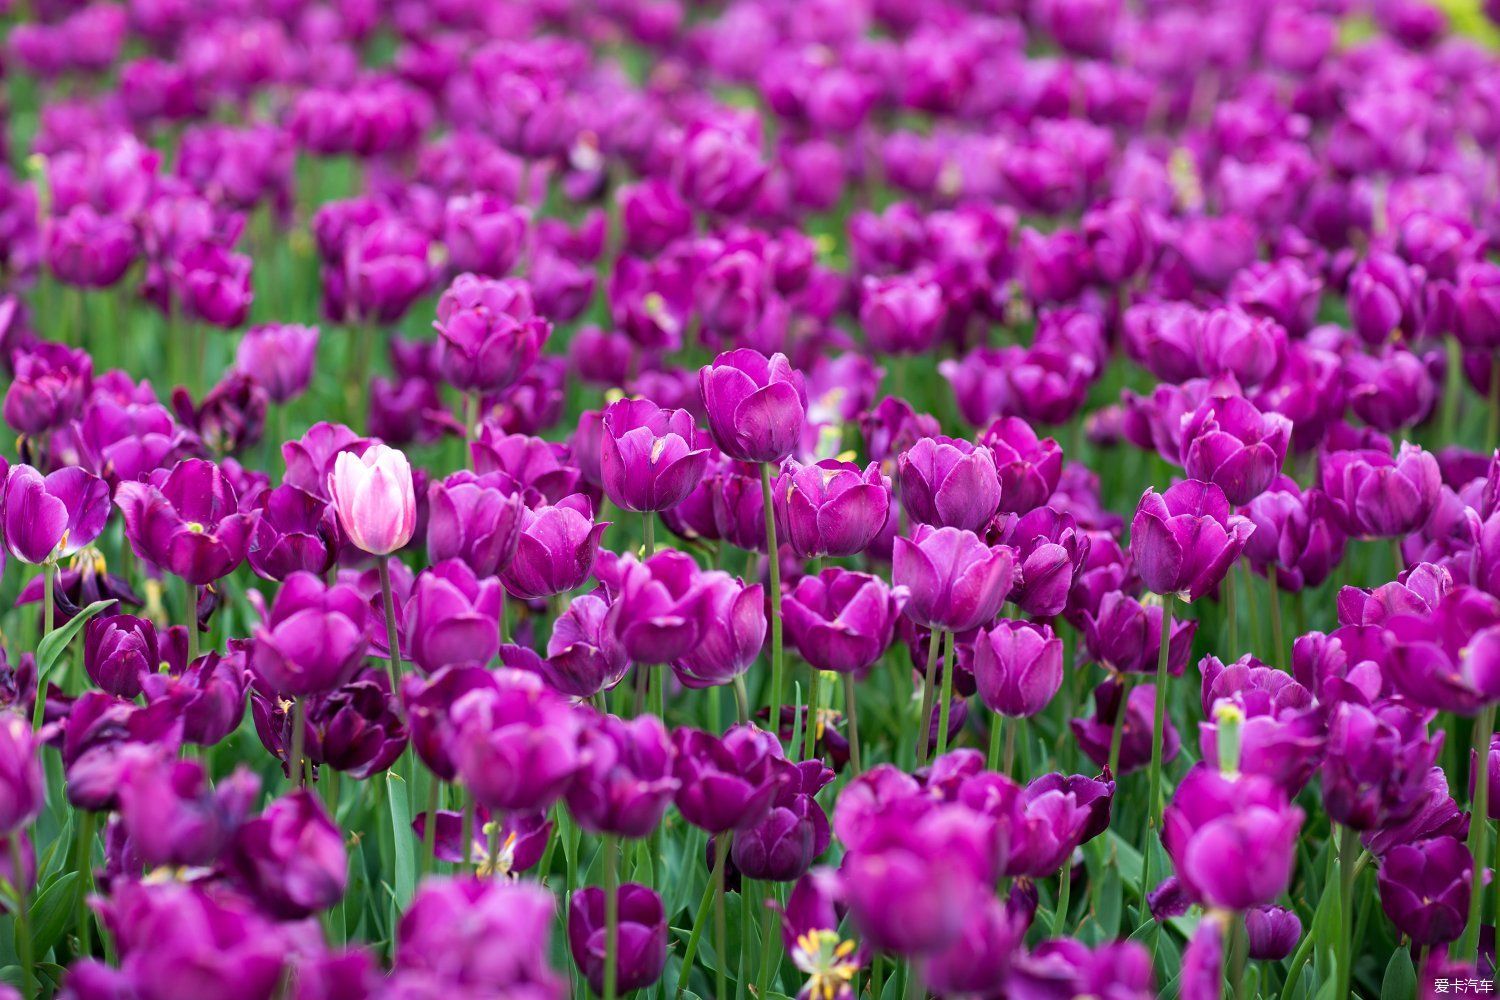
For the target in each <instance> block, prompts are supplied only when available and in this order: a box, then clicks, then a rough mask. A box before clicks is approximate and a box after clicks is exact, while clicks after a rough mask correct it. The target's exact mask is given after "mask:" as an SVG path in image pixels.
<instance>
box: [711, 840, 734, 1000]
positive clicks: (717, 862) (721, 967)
mask: <svg viewBox="0 0 1500 1000" xmlns="http://www.w3.org/2000/svg"><path fill="white" fill-rule="evenodd" d="M733 844H734V831H733V830H728V831H726V832H724V833H722V834H720V835H719V843H718V845H717V848H718V849H717V850H715V851H714V948H715V949H717V950H718V953H719V961H718V962H717V963H716V964H717V965H718V968H717V969H716V970H715V971H716V972H717V973H718V984H719V990H718V992H717V993H715V994H714V996H716V997H719V998H720V1000H723V998H724V997H725V996H727V995H728V993H727V991H726V989H725V986H726V983H727V981H728V978H729V977H728V969H727V966H728V964H729V960H728V958H727V957H726V956H727V954H728V952H726V951H725V939H726V938H727V936H728V935H727V932H726V931H725V929H724V926H725V925H724V866H725V864H726V862H725V859H726V858H728V857H729V850H730V848H731V847H732V846H733Z"/></svg>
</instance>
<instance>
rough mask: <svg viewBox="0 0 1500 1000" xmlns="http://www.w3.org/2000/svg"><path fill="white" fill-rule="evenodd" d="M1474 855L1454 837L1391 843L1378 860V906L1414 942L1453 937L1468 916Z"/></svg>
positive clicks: (1427, 943) (1438, 941) (1441, 941)
mask: <svg viewBox="0 0 1500 1000" xmlns="http://www.w3.org/2000/svg"><path fill="white" fill-rule="evenodd" d="M1473 870H1474V859H1473V857H1472V856H1471V855H1470V854H1469V849H1468V848H1467V847H1465V846H1464V845H1463V842H1462V841H1460V840H1459V839H1458V838H1456V837H1434V838H1432V839H1431V840H1422V841H1418V842H1416V843H1413V844H1398V845H1396V846H1395V847H1392V848H1391V850H1390V851H1389V852H1387V853H1386V855H1385V857H1383V858H1382V859H1381V863H1380V876H1379V884H1380V907H1381V909H1383V910H1384V911H1385V915H1386V916H1387V917H1389V918H1390V921H1391V923H1393V924H1395V925H1396V928H1397V929H1398V930H1399V931H1401V933H1403V934H1407V935H1409V936H1410V937H1411V939H1412V941H1413V942H1414V943H1416V944H1418V945H1425V946H1431V945H1436V944H1448V943H1449V942H1451V941H1456V940H1458V938H1459V935H1461V934H1462V933H1463V930H1464V925H1465V923H1466V922H1467V920H1468V913H1469V899H1470V884H1471V882H1472V880H1473Z"/></svg>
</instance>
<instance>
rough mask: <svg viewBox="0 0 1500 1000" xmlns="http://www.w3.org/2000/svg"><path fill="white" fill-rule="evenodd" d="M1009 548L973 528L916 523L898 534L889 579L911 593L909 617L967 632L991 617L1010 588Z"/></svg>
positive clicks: (1012, 565)
mask: <svg viewBox="0 0 1500 1000" xmlns="http://www.w3.org/2000/svg"><path fill="white" fill-rule="evenodd" d="M1015 571H1016V560H1015V554H1014V552H1013V551H1012V550H1011V549H1010V548H1008V547H1006V546H994V547H991V546H989V545H986V544H984V542H983V541H982V540H981V539H980V538H979V536H978V535H975V534H974V533H973V532H972V531H965V530H963V529H960V528H954V527H944V528H933V527H929V526H927V525H918V526H917V528H916V529H915V531H914V532H913V533H912V537H911V538H910V539H907V538H897V539H896V544H895V560H894V568H893V570H892V580H893V581H894V583H895V584H896V585H897V586H901V587H905V588H906V589H907V592H908V593H909V595H910V597H909V599H908V601H907V604H906V608H905V611H906V615H907V617H908V618H910V619H912V620H913V621H915V622H917V623H918V624H921V625H926V626H927V627H929V628H937V629H946V630H947V631H950V632H967V631H969V630H970V629H973V628H977V627H979V626H981V625H985V624H987V623H989V622H991V621H993V620H994V618H995V616H996V615H997V614H998V613H999V611H1000V606H1001V605H1002V604H1004V603H1005V599H1006V596H1007V595H1008V594H1009V593H1010V589H1011V584H1012V582H1013V579H1014V576H1015Z"/></svg>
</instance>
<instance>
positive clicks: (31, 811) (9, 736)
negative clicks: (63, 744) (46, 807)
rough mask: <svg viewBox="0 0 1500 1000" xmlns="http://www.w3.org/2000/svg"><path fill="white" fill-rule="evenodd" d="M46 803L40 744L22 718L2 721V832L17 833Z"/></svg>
mask: <svg viewBox="0 0 1500 1000" xmlns="http://www.w3.org/2000/svg"><path fill="white" fill-rule="evenodd" d="M45 802H46V785H45V784H44V778H43V776H42V759H41V745H40V743H39V741H38V740H37V738H36V736H35V734H34V733H33V732H32V730H31V727H30V726H28V725H27V724H26V723H25V721H24V720H22V719H21V718H20V717H19V716H16V715H11V714H7V715H6V716H5V717H4V718H3V719H0V832H3V833H5V834H15V833H16V832H17V831H19V830H21V829H23V828H24V827H26V826H27V825H29V824H30V823H31V821H32V820H34V819H36V817H37V815H38V814H39V813H40V812H41V811H42V806H43V804H44V803H45Z"/></svg>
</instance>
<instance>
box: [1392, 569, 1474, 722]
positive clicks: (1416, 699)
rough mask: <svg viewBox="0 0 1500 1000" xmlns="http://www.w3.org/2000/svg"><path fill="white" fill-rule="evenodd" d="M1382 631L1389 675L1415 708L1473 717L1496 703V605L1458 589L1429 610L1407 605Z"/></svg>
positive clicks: (1393, 616) (1431, 605)
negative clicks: (1387, 652) (1386, 633)
mask: <svg viewBox="0 0 1500 1000" xmlns="http://www.w3.org/2000/svg"><path fill="white" fill-rule="evenodd" d="M1413 572H1415V570H1413ZM1402 596H1410V595H1402ZM1385 626H1386V629H1387V630H1388V633H1389V640H1388V641H1389V650H1390V655H1389V659H1388V661H1387V662H1386V664H1385V665H1386V669H1387V672H1388V674H1389V676H1390V678H1391V680H1392V681H1393V682H1394V683H1395V686H1396V690H1397V691H1399V692H1401V694H1402V695H1404V696H1405V697H1406V698H1408V699H1410V700H1411V701H1412V702H1413V703H1415V704H1416V705H1421V706H1425V707H1428V708H1435V709H1438V710H1439V711H1446V712H1456V713H1458V714H1461V715H1472V714H1475V713H1477V712H1478V710H1479V708H1480V706H1481V705H1483V704H1484V703H1485V702H1489V701H1494V700H1496V699H1497V698H1500V601H1497V600H1496V599H1495V598H1493V597H1491V596H1490V595H1488V594H1485V593H1483V592H1482V591H1479V590H1477V589H1475V588H1473V587H1458V588H1455V589H1454V590H1452V591H1450V592H1449V593H1447V594H1444V595H1442V596H1441V598H1439V599H1437V600H1434V601H1433V602H1432V603H1431V604H1430V605H1426V606H1423V605H1418V604H1413V603H1411V602H1408V606H1407V607H1402V608H1400V609H1398V610H1396V611H1395V613H1393V614H1391V616H1390V617H1389V618H1387V619H1386V621H1385Z"/></svg>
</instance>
